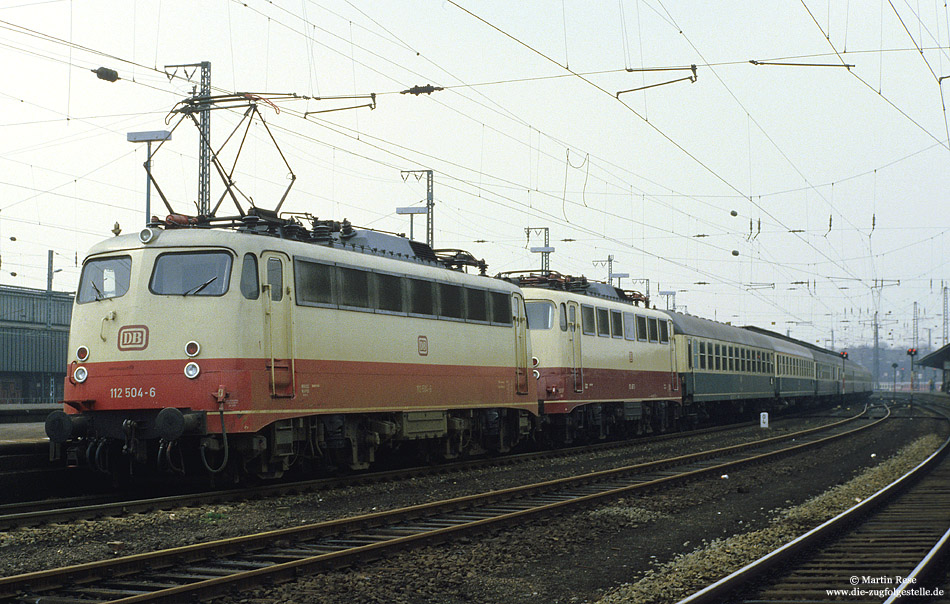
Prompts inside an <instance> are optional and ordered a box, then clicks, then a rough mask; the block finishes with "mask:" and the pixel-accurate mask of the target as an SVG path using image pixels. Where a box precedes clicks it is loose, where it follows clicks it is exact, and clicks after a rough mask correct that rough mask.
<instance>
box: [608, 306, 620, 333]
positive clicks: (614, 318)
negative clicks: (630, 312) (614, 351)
mask: <svg viewBox="0 0 950 604" xmlns="http://www.w3.org/2000/svg"><path fill="white" fill-rule="evenodd" d="M610 335H612V336H613V337H615V338H622V337H623V313H621V312H620V311H619V310H612V311H610Z"/></svg>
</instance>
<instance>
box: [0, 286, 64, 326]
mask: <svg viewBox="0 0 950 604" xmlns="http://www.w3.org/2000/svg"><path fill="white" fill-rule="evenodd" d="M49 299H50V300H49V301H47V293H46V291H45V290H41V289H26V288H20V287H0V325H10V324H29V325H37V326H45V325H46V313H47V308H49V309H50V310H51V311H52V312H51V313H50V314H51V316H50V319H51V321H50V322H51V324H52V325H53V326H57V327H61V328H62V327H67V328H68V327H69V318H70V314H71V313H72V308H73V295H72V294H68V293H65V292H50V294H49Z"/></svg>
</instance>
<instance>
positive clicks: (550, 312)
mask: <svg viewBox="0 0 950 604" xmlns="http://www.w3.org/2000/svg"><path fill="white" fill-rule="evenodd" d="M524 309H525V314H526V315H527V317H528V329H551V328H552V327H554V304H552V303H550V302H525V303H524Z"/></svg>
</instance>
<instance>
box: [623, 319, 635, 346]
mask: <svg viewBox="0 0 950 604" xmlns="http://www.w3.org/2000/svg"><path fill="white" fill-rule="evenodd" d="M623 335H624V337H625V338H626V339H628V340H636V339H637V320H636V317H634V316H633V315H632V314H630V313H628V312H625V313H623Z"/></svg>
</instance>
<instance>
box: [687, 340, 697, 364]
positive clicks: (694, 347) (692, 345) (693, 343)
mask: <svg viewBox="0 0 950 604" xmlns="http://www.w3.org/2000/svg"><path fill="white" fill-rule="evenodd" d="M689 347H690V350H691V352H692V353H693V354H692V357H693V366H692V367H690V369H699V347H698V346H697V345H696V340H694V339H693V338H690V339H689Z"/></svg>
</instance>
